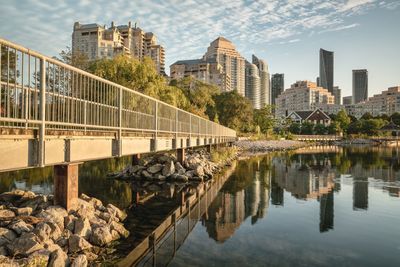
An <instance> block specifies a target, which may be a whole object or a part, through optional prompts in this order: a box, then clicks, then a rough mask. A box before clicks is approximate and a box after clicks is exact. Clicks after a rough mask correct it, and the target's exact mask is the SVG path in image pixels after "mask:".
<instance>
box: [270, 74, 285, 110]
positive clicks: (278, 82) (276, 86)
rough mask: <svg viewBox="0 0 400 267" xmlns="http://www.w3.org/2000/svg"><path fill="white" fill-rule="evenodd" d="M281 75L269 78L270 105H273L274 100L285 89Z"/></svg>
mask: <svg viewBox="0 0 400 267" xmlns="http://www.w3.org/2000/svg"><path fill="white" fill-rule="evenodd" d="M284 78H285V77H284V75H283V73H275V74H272V77H271V104H272V105H275V104H276V103H275V101H276V98H277V97H278V96H279V95H280V94H281V93H282V92H283V90H284V89H285V80H284Z"/></svg>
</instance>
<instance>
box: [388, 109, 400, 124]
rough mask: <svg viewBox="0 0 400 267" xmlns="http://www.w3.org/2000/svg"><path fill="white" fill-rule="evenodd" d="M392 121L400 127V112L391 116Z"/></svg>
mask: <svg viewBox="0 0 400 267" xmlns="http://www.w3.org/2000/svg"><path fill="white" fill-rule="evenodd" d="M390 120H391V121H392V122H393V123H395V124H397V125H400V113H399V112H395V113H393V114H392V115H391V116H390Z"/></svg>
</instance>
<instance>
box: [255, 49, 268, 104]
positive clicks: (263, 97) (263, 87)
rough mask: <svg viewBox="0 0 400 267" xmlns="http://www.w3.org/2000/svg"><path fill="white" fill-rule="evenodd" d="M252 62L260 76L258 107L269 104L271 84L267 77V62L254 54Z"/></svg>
mask: <svg viewBox="0 0 400 267" xmlns="http://www.w3.org/2000/svg"><path fill="white" fill-rule="evenodd" d="M252 61H253V64H255V65H256V66H257V68H258V72H259V74H258V75H259V76H260V108H263V107H265V105H269V104H271V84H270V79H269V71H268V64H267V63H266V62H265V60H262V59H259V58H258V57H256V56H255V55H253V56H252Z"/></svg>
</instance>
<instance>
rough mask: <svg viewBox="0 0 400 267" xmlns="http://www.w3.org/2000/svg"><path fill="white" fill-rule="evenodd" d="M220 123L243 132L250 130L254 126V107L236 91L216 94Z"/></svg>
mask: <svg viewBox="0 0 400 267" xmlns="http://www.w3.org/2000/svg"><path fill="white" fill-rule="evenodd" d="M215 104H216V107H217V113H218V118H219V121H220V123H222V124H223V125H225V126H227V127H229V128H232V129H235V130H237V131H241V132H250V131H251V130H252V126H253V108H252V106H251V103H250V101H249V100H248V99H247V98H245V97H243V96H241V95H239V94H238V93H237V92H236V91H231V92H226V93H222V94H219V95H216V96H215Z"/></svg>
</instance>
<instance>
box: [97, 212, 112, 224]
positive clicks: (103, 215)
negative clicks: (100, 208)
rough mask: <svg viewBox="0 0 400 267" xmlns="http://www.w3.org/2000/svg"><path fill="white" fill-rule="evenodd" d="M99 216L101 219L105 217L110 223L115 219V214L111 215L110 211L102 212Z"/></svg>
mask: <svg viewBox="0 0 400 267" xmlns="http://www.w3.org/2000/svg"><path fill="white" fill-rule="evenodd" d="M99 218H100V219H103V220H104V221H106V222H108V223H109V222H110V221H112V220H113V218H114V216H113V215H111V214H110V213H108V212H100V214H99Z"/></svg>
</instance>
